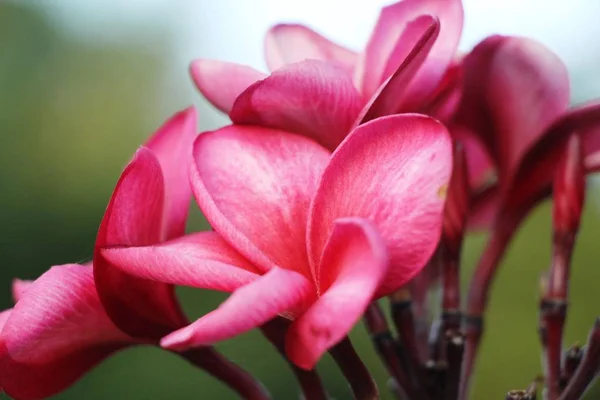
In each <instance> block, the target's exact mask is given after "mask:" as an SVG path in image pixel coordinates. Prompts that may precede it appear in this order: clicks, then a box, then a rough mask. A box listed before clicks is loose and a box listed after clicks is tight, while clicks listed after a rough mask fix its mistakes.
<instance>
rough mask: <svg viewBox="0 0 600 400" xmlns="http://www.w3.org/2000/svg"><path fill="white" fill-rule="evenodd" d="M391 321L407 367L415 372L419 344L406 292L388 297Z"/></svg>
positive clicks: (400, 291) (397, 292) (401, 291)
mask: <svg viewBox="0 0 600 400" xmlns="http://www.w3.org/2000/svg"><path fill="white" fill-rule="evenodd" d="M390 307H391V309H392V320H393V321H394V325H395V327H396V331H397V332H398V335H399V336H400V341H401V342H402V344H403V347H404V349H405V350H406V352H407V355H408V363H409V365H408V367H409V368H410V369H411V370H414V371H416V370H417V369H418V368H419V364H420V361H419V351H418V349H419V343H418V340H417V336H416V330H415V317H414V314H413V310H412V299H411V297H410V293H409V292H408V291H407V290H398V291H396V292H395V293H394V294H393V295H392V296H390Z"/></svg>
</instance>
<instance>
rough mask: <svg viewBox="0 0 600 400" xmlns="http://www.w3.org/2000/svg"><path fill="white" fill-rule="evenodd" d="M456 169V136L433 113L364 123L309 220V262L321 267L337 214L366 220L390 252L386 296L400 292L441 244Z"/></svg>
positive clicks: (329, 171)
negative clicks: (447, 198)
mask: <svg viewBox="0 0 600 400" xmlns="http://www.w3.org/2000/svg"><path fill="white" fill-rule="evenodd" d="M451 169H452V141H451V139H450V136H449V135H448V132H447V130H446V129H445V127H444V126H443V125H441V124H440V123H438V122H436V121H435V120H433V119H431V118H428V117H425V116H422V115H412V114H402V115H394V116H389V117H384V118H379V119H376V120H373V121H371V122H368V123H366V124H364V125H361V126H359V127H358V128H357V129H356V130H354V131H353V132H352V133H351V134H350V136H348V138H346V140H345V141H344V142H343V143H342V144H341V145H340V147H338V149H337V150H336V151H335V152H334V154H333V156H332V158H331V161H330V163H329V165H328V166H327V168H326V169H325V171H324V172H323V176H322V178H321V181H320V182H319V188H318V190H317V194H316V195H315V197H314V200H313V202H312V205H311V213H310V218H309V225H308V236H307V237H308V246H309V259H310V260H311V262H312V263H313V265H317V264H318V262H319V259H320V255H321V253H322V252H323V249H324V248H325V243H326V241H327V239H328V238H329V236H330V234H331V229H332V228H333V222H334V221H335V220H336V219H338V218H342V217H361V218H365V219H367V220H369V221H371V222H372V223H373V224H374V225H375V226H376V227H377V229H378V231H379V232H380V233H381V235H382V236H383V238H384V239H385V241H386V244H387V247H388V250H389V252H390V257H391V264H390V269H389V272H388V276H387V277H386V279H385V281H384V284H383V287H382V293H389V292H391V291H393V290H395V289H397V288H398V287H400V286H401V285H403V284H404V283H406V282H407V281H408V280H409V279H410V278H412V277H413V276H414V275H415V274H417V273H418V272H419V270H420V269H421V268H422V267H423V266H424V265H425V263H426V262H427V260H428V259H429V258H430V256H431V254H432V253H433V251H434V250H435V248H436V246H437V243H438V240H439V236H440V231H441V225H442V211H443V207H444V199H445V192H446V189H447V185H448V180H449V179H450V173H451ZM317 278H318V277H317Z"/></svg>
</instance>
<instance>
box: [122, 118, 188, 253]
mask: <svg viewBox="0 0 600 400" xmlns="http://www.w3.org/2000/svg"><path fill="white" fill-rule="evenodd" d="M196 124H197V117H196V110H195V109H194V108H188V109H187V110H184V111H181V112H179V113H177V114H175V115H174V116H173V117H172V118H171V119H169V120H168V121H167V122H166V123H165V124H164V125H163V126H162V127H161V128H160V129H159V130H158V131H157V132H156V133H155V134H154V135H153V136H152V137H151V138H150V139H149V140H148V142H147V143H146V147H147V148H148V149H150V150H151V151H152V153H153V154H154V155H155V156H156V159H157V160H158V162H159V163H160V168H161V170H162V176H163V179H164V186H165V188H164V193H165V194H164V196H165V200H164V202H163V207H164V211H163V214H164V216H163V218H164V219H163V221H162V228H161V232H162V233H161V240H166V239H172V238H174V237H178V236H181V235H183V234H184V233H185V222H186V220H187V216H188V212H189V209H190V201H191V198H192V188H191V187H190V183H189V182H190V180H189V170H188V168H187V162H188V160H191V159H192V144H193V143H194V139H195V137H196ZM130 229H131V226H130ZM122 244H125V243H122Z"/></svg>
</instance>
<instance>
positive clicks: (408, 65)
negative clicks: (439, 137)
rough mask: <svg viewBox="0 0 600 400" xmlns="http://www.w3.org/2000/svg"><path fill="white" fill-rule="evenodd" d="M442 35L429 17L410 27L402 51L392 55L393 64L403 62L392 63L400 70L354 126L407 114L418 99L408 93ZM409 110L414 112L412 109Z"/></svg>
mask: <svg viewBox="0 0 600 400" xmlns="http://www.w3.org/2000/svg"><path fill="white" fill-rule="evenodd" d="M439 31H440V22H439V21H438V20H437V19H436V18H433V17H431V16H428V15H423V16H421V17H419V18H417V19H416V20H414V21H411V22H410V23H409V24H408V25H407V26H406V29H405V30H404V33H403V34H402V36H401V37H400V39H399V46H400V48H399V49H397V50H396V51H395V52H394V54H393V55H392V56H393V60H390V61H395V59H396V58H399V60H397V62H390V65H396V66H397V67H396V69H395V70H393V71H390V73H389V77H388V78H387V79H386V80H385V81H384V82H383V84H382V85H381V86H380V87H379V88H378V89H377V91H376V92H375V94H373V96H372V97H371V99H370V100H369V102H368V103H367V105H366V106H365V107H364V108H363V110H362V112H361V114H360V115H359V117H358V118H357V120H356V122H355V125H354V126H356V125H358V124H359V123H365V122H368V121H370V120H372V119H374V118H377V117H380V116H386V115H391V114H396V113H398V112H399V111H400V110H402V111H404V112H406V111H407V106H408V103H407V102H408V101H412V100H414V99H413V98H410V97H408V96H409V92H408V91H407V90H406V89H407V87H408V85H409V83H410V82H411V81H412V79H413V78H414V77H415V75H416V74H417V72H418V71H419V68H420V67H421V66H422V65H423V62H425V59H426V57H427V55H428V54H429V52H430V51H431V48H432V46H433V44H434V42H435V39H436V38H437V36H438V34H439ZM408 110H409V111H414V110H410V107H408Z"/></svg>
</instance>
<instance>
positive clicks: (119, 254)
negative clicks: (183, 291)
mask: <svg viewBox="0 0 600 400" xmlns="http://www.w3.org/2000/svg"><path fill="white" fill-rule="evenodd" d="M102 256H103V257H104V259H105V260H107V261H108V262H109V263H111V265H112V266H114V267H115V268H118V269H119V270H121V271H123V272H125V273H127V274H128V275H131V276H135V277H138V278H143V279H149V280H151V281H157V282H164V283H170V284H174V285H185V286H193V287H197V288H204V289H213V290H220V291H225V292H232V291H234V290H236V289H237V288H239V287H240V286H243V285H245V284H247V283H250V282H252V281H253V280H254V279H256V278H258V275H257V274H256V269H255V267H254V266H253V265H252V264H250V263H249V262H248V261H247V260H246V259H244V258H243V257H242V256H241V255H239V253H238V252H237V251H235V250H234V249H233V248H232V247H231V246H229V245H228V244H227V242H225V241H224V240H223V239H222V238H221V237H220V236H219V234H218V233H216V232H199V233H194V234H191V235H188V236H183V237H181V238H178V239H174V240H171V241H169V242H164V243H161V244H157V245H150V246H143V247H115V248H106V249H103V250H102Z"/></svg>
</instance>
